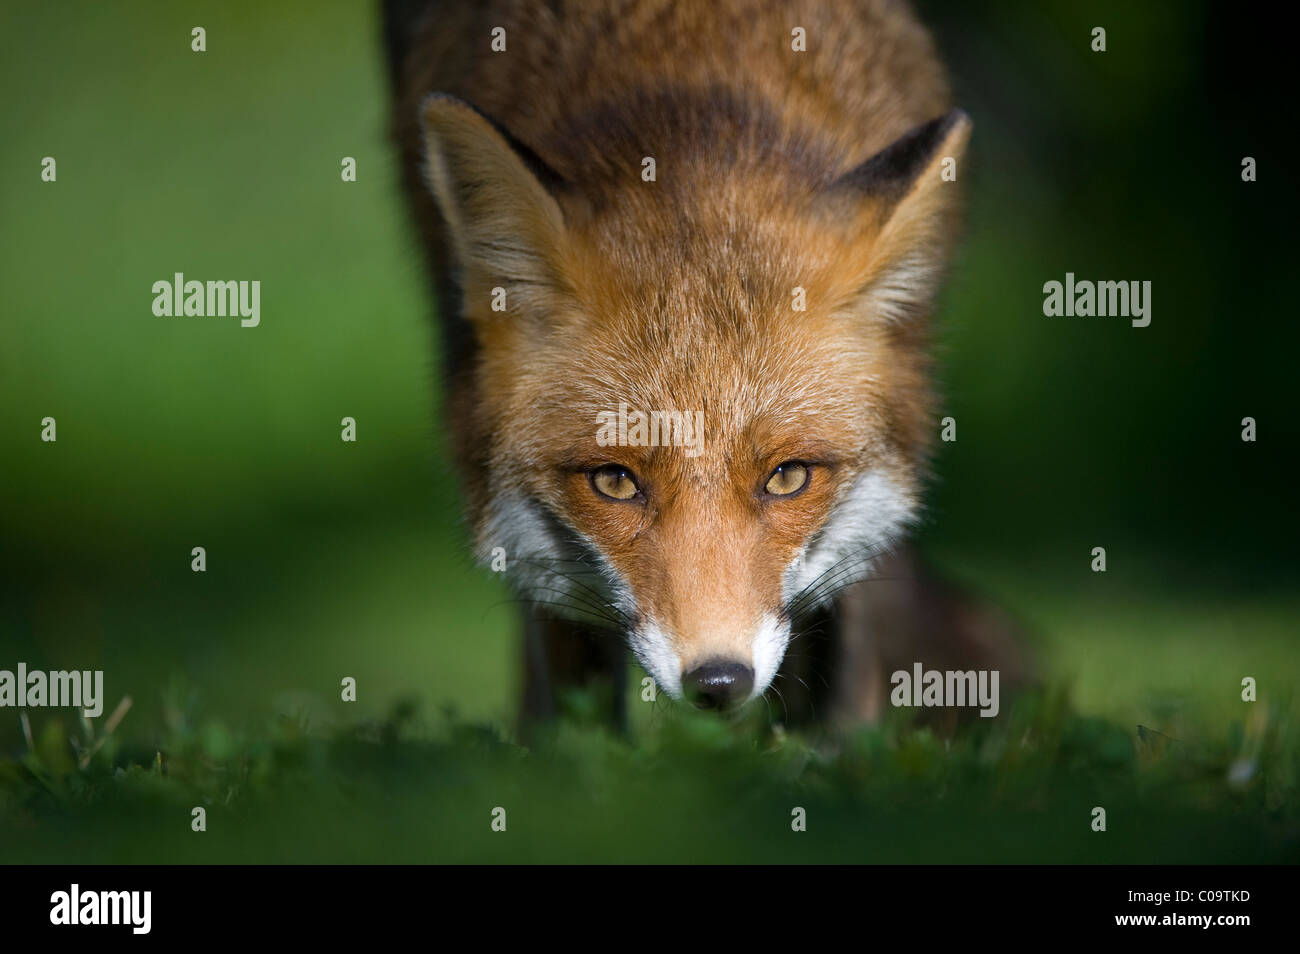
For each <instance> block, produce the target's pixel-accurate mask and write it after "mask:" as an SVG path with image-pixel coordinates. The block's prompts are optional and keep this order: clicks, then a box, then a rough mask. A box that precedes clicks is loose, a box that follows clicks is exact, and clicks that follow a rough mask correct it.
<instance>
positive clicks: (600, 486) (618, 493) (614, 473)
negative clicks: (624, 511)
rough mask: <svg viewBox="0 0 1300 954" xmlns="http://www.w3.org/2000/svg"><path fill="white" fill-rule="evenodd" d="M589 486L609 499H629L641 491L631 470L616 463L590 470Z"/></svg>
mask: <svg viewBox="0 0 1300 954" xmlns="http://www.w3.org/2000/svg"><path fill="white" fill-rule="evenodd" d="M591 486H593V487H595V488H596V493H598V494H600V495H601V496H602V497H609V498H610V499H611V500H631V499H632V498H633V497H635V496H636V495H637V494H639V493H640V492H641V488H640V487H638V486H637V485H636V479H635V478H633V476H632V473H631V471H629V470H627V469H626V468H624V467H619V466H618V465H617V464H606V465H605V466H604V467H599V468H597V469H596V470H593V471H592V472H591Z"/></svg>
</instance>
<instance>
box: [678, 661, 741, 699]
mask: <svg viewBox="0 0 1300 954" xmlns="http://www.w3.org/2000/svg"><path fill="white" fill-rule="evenodd" d="M753 689H754V670H752V669H750V668H749V667H748V666H746V665H745V664H744V663H738V662H728V661H726V660H720V659H719V660H713V661H710V662H706V663H704V664H703V665H701V666H697V667H696V668H694V669H692V670H691V671H690V672H688V673H687V674H686V675H684V676H682V690H683V692H684V693H685V694H686V698H687V699H689V700H690V701H691V702H692V703H694V704H695V705H696V706H698V707H699V708H701V709H730V708H732V707H733V706H736V705H738V704H740V703H742V702H744V701H745V700H746V699H748V698H749V694H750V692H752V691H753Z"/></svg>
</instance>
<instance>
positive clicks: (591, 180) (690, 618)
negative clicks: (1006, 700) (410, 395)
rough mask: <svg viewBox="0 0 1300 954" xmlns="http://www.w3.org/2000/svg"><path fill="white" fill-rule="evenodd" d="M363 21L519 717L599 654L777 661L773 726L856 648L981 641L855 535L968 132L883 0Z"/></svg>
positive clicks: (922, 410)
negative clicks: (493, 578)
mask: <svg viewBox="0 0 1300 954" xmlns="http://www.w3.org/2000/svg"><path fill="white" fill-rule="evenodd" d="M384 37H385V43H386V46H387V52H388V57H389V63H390V68H391V80H392V85H393V91H394V93H393V129H394V136H395V139H396V141H397V143H398V146H399V148H400V154H401V161H402V166H403V174H404V180H405V188H406V191H407V192H408V194H409V199H410V203H411V205H412V207H413V211H414V217H415V222H416V226H417V228H418V230H419V234H420V236H421V239H422V240H423V242H424V244H425V247H426V251H427V255H428V264H429V266H430V270H431V273H432V275H433V278H434V284H435V291H436V295H437V299H438V302H439V306H440V319H441V324H442V328H443V353H444V357H445V362H446V367H445V372H446V385H447V412H448V420H449V424H450V430H451V445H452V450H453V453H454V455H455V458H456V464H457V466H458V468H459V471H460V475H461V478H462V480H463V485H464V489H465V496H466V500H467V507H468V517H469V522H470V525H471V528H472V532H473V537H474V541H475V546H476V550H477V553H478V554H479V556H480V558H481V559H482V560H483V561H484V562H485V563H490V562H491V561H492V560H493V558H494V555H495V556H496V557H497V558H498V559H501V560H504V565H505V566H506V572H507V575H508V576H509V578H510V580H511V581H512V583H513V585H514V586H515V587H516V589H517V590H518V592H519V594H520V596H521V598H522V600H523V601H524V602H525V604H526V605H527V606H528V608H529V610H528V613H527V619H526V627H525V687H524V708H525V714H526V715H529V716H544V715H546V714H547V713H549V712H550V711H552V708H553V706H554V699H555V696H556V693H557V692H558V691H560V689H562V688H563V687H565V686H567V685H571V684H581V683H586V682H591V681H593V680H596V679H607V680H611V681H612V683H613V684H618V681H619V679H620V674H621V673H622V672H623V671H624V669H625V666H626V664H625V662H624V661H623V650H622V647H623V646H624V645H626V646H627V647H629V648H630V649H631V651H632V653H633V654H634V655H635V657H636V659H637V660H638V662H639V663H640V665H641V666H642V667H643V668H644V669H645V671H646V672H647V673H648V674H649V675H650V676H651V677H652V678H653V680H654V682H655V684H656V685H657V686H658V688H659V689H660V690H662V691H664V692H666V693H668V694H669V695H671V696H673V697H686V698H688V699H690V700H692V701H693V702H695V703H696V704H698V705H701V706H704V707H711V708H719V709H723V708H730V707H735V706H738V705H740V704H743V703H744V702H746V701H748V700H750V699H754V698H756V697H758V696H760V695H762V694H763V693H764V692H765V691H766V690H768V688H769V687H771V686H773V682H774V680H775V679H776V678H777V677H778V673H780V672H783V661H784V662H785V668H784V673H785V674H786V675H789V677H790V678H789V679H788V680H787V681H786V683H785V686H784V687H781V686H778V687H777V691H778V692H779V693H780V695H781V697H782V698H784V699H785V702H786V706H787V714H788V715H789V716H790V717H791V718H795V717H797V716H798V714H799V712H801V711H804V710H809V711H810V710H811V709H813V708H816V707H817V706H818V705H819V704H822V710H821V712H820V713H819V715H828V716H831V717H834V718H847V719H851V720H854V719H873V718H875V717H877V716H878V715H879V714H880V711H881V708H882V706H883V701H882V700H883V699H884V698H885V695H884V693H885V692H886V691H887V690H886V688H885V674H886V672H887V668H886V667H887V661H888V658H889V657H890V655H891V651H892V654H893V655H895V656H897V657H898V658H899V659H900V660H905V662H904V663H902V664H904V665H907V666H909V667H910V666H911V663H912V660H914V659H922V658H923V655H922V654H923V653H928V654H929V655H928V657H926V658H925V662H926V665H928V666H932V665H935V664H936V663H935V660H936V659H937V657H936V655H935V654H936V653H938V654H939V655H943V652H941V651H940V650H939V649H936V648H935V647H936V646H941V645H949V644H950V645H949V648H951V646H956V647H958V649H961V648H965V649H971V648H972V647H974V649H975V650H976V651H977V654H978V653H985V654H987V653H990V652H993V651H995V650H996V649H997V648H998V647H1001V646H1002V645H1003V642H1004V638H1003V632H1002V628H1001V627H1000V626H999V624H998V622H997V621H996V620H992V618H991V617H986V616H985V615H982V614H981V613H978V612H976V613H973V614H972V612H970V611H968V609H967V608H966V607H964V606H962V605H961V604H960V602H959V601H956V600H954V599H953V598H952V597H951V595H950V594H948V593H947V592H940V591H938V590H936V589H935V588H934V584H931V583H928V582H925V579H924V577H923V576H921V575H919V573H918V571H917V570H916V569H915V567H914V566H913V565H912V563H911V560H912V558H911V557H910V556H908V555H906V553H905V552H904V553H903V555H902V556H894V557H888V556H887V554H889V553H890V551H891V549H892V548H893V547H894V546H895V545H896V544H898V543H899V542H900V541H901V540H902V539H903V537H904V535H905V533H906V531H907V530H908V527H909V526H910V525H911V524H912V522H913V521H914V519H915V518H916V516H917V514H918V510H919V507H920V501H921V491H922V484H923V481H924V478H925V475H926V462H927V459H928V455H929V450H930V446H931V441H932V436H933V435H934V434H935V430H936V423H935V420H934V399H933V397H932V387H931V381H930V378H931V374H930V361H929V357H928V353H927V346H926V343H927V338H928V335H929V331H928V318H929V312H930V311H931V307H932V302H933V300H934V296H935V292H936V289H937V287H938V284H939V279H940V276H941V273H942V271H943V268H944V266H945V260H946V258H947V256H948V252H949V249H950V246H951V243H952V239H953V236H954V234H955V232H956V231H957V225H958V223H957V214H958V206H959V202H958V195H957V189H958V181H960V180H961V179H962V178H963V176H962V175H961V174H960V170H961V162H962V157H963V151H964V149H965V146H966V142H967V139H968V137H969V136H970V132H971V121H970V119H969V118H968V117H967V116H966V114H965V113H963V112H962V111H960V110H957V109H953V108H952V106H951V103H950V101H949V90H948V85H947V82H946V80H945V78H944V73H943V70H942V68H941V67H940V64H939V62H938V59H937V57H936V53H935V50H934V47H933V44H932V42H931V40H930V37H929V35H928V34H927V32H926V31H925V29H924V28H923V27H922V26H921V25H920V24H919V23H918V21H917V20H916V19H914V17H913V16H912V14H911V12H910V11H909V10H908V9H907V8H906V7H905V6H904V5H903V4H902V3H898V2H889V0H809V2H803V3H798V2H790V3H783V2H773V0H586V2H583V0H578V2H566V0H550V2H547V0H485V2H481V3H468V2H465V3H445V2H420V0H407V2H401V0H389V2H388V3H387V6H386V10H385V24H384ZM882 560H892V562H891V563H889V564H888V566H890V567H892V569H891V570H889V571H887V572H886V571H882V569H881V566H882V563H881V561H882ZM873 568H874V569H875V573H876V575H877V576H881V575H884V576H886V577H890V578H892V579H893V583H889V584H886V588H885V589H884V590H883V591H882V590H881V589H880V588H879V587H878V584H879V581H877V582H876V583H864V582H863V581H864V580H865V579H866V578H867V577H868V576H870V575H871V574H872V572H873ZM896 574H897V576H895V575H896ZM873 587H877V588H876V589H873ZM792 640H800V641H802V651H800V652H790V653H787V649H788V648H789V647H790V646H791V642H792ZM927 647H928V648H927ZM944 651H945V652H946V650H944ZM957 655H961V654H960V653H957ZM966 655H967V656H969V655H970V654H969V653H967V654H966ZM787 656H789V658H788V659H787V658H786V657H787ZM827 667H828V668H827ZM1004 668H1005V667H1004ZM809 679H812V680H813V681H814V683H817V682H819V681H820V684H819V685H809V682H808V680H809ZM1006 679H1007V676H1006V675H1005V674H1004V684H1005V683H1006ZM801 682H802V683H803V685H802V686H800V685H799V683H801ZM796 697H797V698H796ZM615 705H616V707H617V709H616V711H618V712H621V711H622V702H621V701H619V700H617V694H616V702H615Z"/></svg>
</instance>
